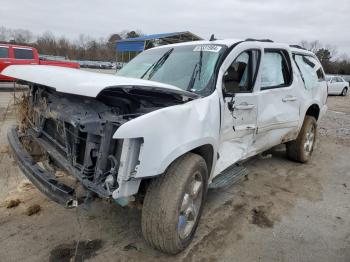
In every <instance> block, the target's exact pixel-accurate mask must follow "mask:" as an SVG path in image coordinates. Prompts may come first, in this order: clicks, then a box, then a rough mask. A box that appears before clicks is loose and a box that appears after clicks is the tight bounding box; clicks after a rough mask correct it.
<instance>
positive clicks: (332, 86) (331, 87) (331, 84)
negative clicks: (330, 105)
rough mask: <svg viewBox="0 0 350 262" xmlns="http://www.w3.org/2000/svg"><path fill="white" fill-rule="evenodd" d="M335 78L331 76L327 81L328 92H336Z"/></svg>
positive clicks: (332, 93)
mask: <svg viewBox="0 0 350 262" xmlns="http://www.w3.org/2000/svg"><path fill="white" fill-rule="evenodd" d="M337 84H338V83H337V78H336V77H334V76H333V77H331V79H330V81H329V83H328V87H329V89H328V93H329V94H331V95H335V94H337Z"/></svg>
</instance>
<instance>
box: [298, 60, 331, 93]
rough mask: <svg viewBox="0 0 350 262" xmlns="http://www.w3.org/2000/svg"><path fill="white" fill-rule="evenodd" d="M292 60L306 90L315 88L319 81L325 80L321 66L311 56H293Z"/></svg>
mask: <svg viewBox="0 0 350 262" xmlns="http://www.w3.org/2000/svg"><path fill="white" fill-rule="evenodd" d="M294 60H295V62H296V64H297V66H298V68H299V71H300V73H301V77H302V79H303V81H304V84H305V88H306V89H311V88H314V87H317V86H318V82H319V81H324V80H325V76H324V73H323V70H322V66H321V64H320V63H319V62H318V61H317V60H316V59H315V58H313V57H312V56H305V55H295V56H294Z"/></svg>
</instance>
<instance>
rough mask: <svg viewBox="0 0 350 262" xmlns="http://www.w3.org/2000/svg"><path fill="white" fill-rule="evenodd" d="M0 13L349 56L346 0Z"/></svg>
mask: <svg viewBox="0 0 350 262" xmlns="http://www.w3.org/2000/svg"><path fill="white" fill-rule="evenodd" d="M0 18H1V22H0V26H1V25H2V26H5V27H9V28H12V29H15V28H23V29H29V30H30V31H32V32H33V33H35V34H40V33H43V32H45V31H51V32H53V33H54V34H55V35H58V36H61V35H64V36H67V37H69V38H71V39H76V38H78V36H79V34H81V33H83V34H87V35H90V36H92V37H97V38H98V37H107V36H108V35H110V34H111V33H117V32H120V31H122V30H124V29H129V30H131V29H133V30H134V29H138V30H141V31H142V32H143V33H145V34H152V33H165V32H174V31H187V30H189V31H191V32H193V33H195V34H197V35H199V36H201V37H203V38H209V36H210V35H211V34H212V33H215V36H216V37H217V38H243V39H245V38H248V37H253V38H270V39H273V40H275V41H278V42H287V43H299V42H300V41H301V40H308V41H312V40H315V39H318V40H320V41H321V42H322V43H324V44H331V45H335V46H336V47H337V48H338V53H339V54H341V53H345V52H346V53H347V54H348V55H349V56H350V0H216V1H213V0H211V1H209V0H197V1H193V0H192V1H191V0H174V1H164V0H148V1H142V0H127V1H116V0H99V1H98V0H56V1H50V0H30V1H26V0H11V1H2V3H1V7H0Z"/></svg>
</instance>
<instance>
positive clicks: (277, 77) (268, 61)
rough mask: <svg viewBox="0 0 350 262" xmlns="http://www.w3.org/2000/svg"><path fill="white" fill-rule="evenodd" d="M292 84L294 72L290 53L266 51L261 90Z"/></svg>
mask: <svg viewBox="0 0 350 262" xmlns="http://www.w3.org/2000/svg"><path fill="white" fill-rule="evenodd" d="M291 82H292V70H291V66H290V59H289V55H288V53H286V52H285V51H282V50H271V51H265V54H264V60H263V64H262V75H261V90H264V89H271V88H279V87H285V86H289V85H290V84H291Z"/></svg>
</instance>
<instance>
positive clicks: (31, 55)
mask: <svg viewBox="0 0 350 262" xmlns="http://www.w3.org/2000/svg"><path fill="white" fill-rule="evenodd" d="M27 64H28V65H52V66H63V67H71V68H80V65H79V64H78V63H75V62H67V61H49V60H40V59H39V54H38V51H37V50H36V49H35V48H34V47H30V46H19V45H10V44H0V72H1V71H2V70H4V68H6V67H8V66H9V65H27ZM14 80H15V79H13V78H10V77H6V76H3V75H1V74H0V81H14Z"/></svg>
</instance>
